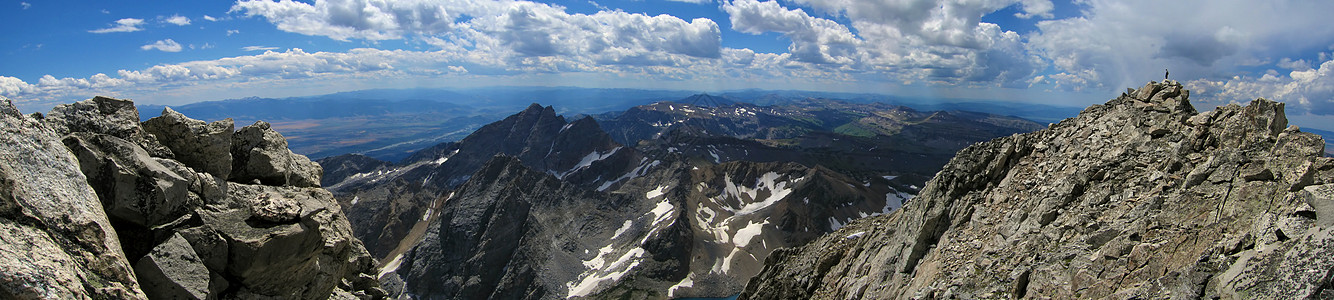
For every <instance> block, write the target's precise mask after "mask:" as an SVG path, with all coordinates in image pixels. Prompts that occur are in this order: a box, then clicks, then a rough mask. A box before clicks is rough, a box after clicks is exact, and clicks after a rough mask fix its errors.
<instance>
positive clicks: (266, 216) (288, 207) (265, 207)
mask: <svg viewBox="0 0 1334 300" xmlns="http://www.w3.org/2000/svg"><path fill="white" fill-rule="evenodd" d="M293 197H294V195H291V194H288V195H278V194H272V193H262V194H259V195H258V196H256V197H255V198H254V199H250V214H251V215H252V216H253V217H254V218H256V219H259V220H261V221H265V222H270V223H287V222H291V221H296V220H297V218H298V217H300V216H301V215H300V214H301V203H300V202H297V201H296V200H295V199H292V198H293Z"/></svg>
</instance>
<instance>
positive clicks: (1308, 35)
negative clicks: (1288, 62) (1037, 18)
mask: <svg viewBox="0 0 1334 300" xmlns="http://www.w3.org/2000/svg"><path fill="white" fill-rule="evenodd" d="M1082 3H1083V4H1085V5H1086V7H1085V9H1084V12H1085V15H1084V16H1081V17H1076V18H1068V19H1060V20H1047V21H1041V22H1039V23H1038V25H1037V26H1038V29H1039V31H1038V32H1036V33H1034V34H1033V35H1032V36H1030V37H1029V47H1030V48H1031V51H1033V52H1034V53H1037V54H1040V55H1041V56H1042V57H1044V58H1045V59H1047V60H1049V61H1051V62H1052V64H1053V65H1054V66H1055V67H1056V70H1057V75H1059V76H1048V78H1051V79H1053V82H1052V83H1053V84H1056V85H1058V86H1063V87H1065V88H1072V89H1084V88H1094V89H1100V90H1115V89H1120V88H1124V87H1127V86H1137V85H1142V84H1143V83H1144V81H1146V79H1157V76H1155V74H1162V72H1163V69H1164V68H1168V69H1170V70H1171V71H1172V75H1173V78H1177V79H1187V80H1193V79H1197V78H1208V79H1209V80H1212V81H1219V80H1223V79H1226V78H1230V77H1232V76H1233V75H1234V74H1236V73H1237V72H1238V71H1239V70H1238V69H1239V68H1243V67H1251V66H1258V65H1265V64H1268V63H1270V62H1272V59H1273V57H1291V56H1298V55H1305V54H1309V53H1310V52H1314V51H1320V50H1324V48H1325V47H1326V46H1328V45H1329V44H1330V42H1331V41H1334V27H1332V26H1328V24H1327V21H1326V20H1327V19H1328V17H1327V16H1325V15H1327V13H1326V12H1329V11H1334V2H1329V1H1301V0H1290V1H1268V2H1266V3H1265V4H1264V5H1255V2H1251V1H1245V0H1227V1H1169V2H1161V1H1152V0H1136V1H1110V0H1092V1H1085V2H1082ZM1148 8H1152V9H1148ZM1182 12H1189V13H1182ZM1312 49H1316V50H1312ZM1301 51H1310V52H1307V53H1298V52H1301Z"/></svg>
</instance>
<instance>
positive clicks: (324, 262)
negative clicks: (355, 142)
mask: <svg viewBox="0 0 1334 300" xmlns="http://www.w3.org/2000/svg"><path fill="white" fill-rule="evenodd" d="M135 111H136V110H135V109H134V106H133V103H132V102H130V101H128V100H119V99H111V98H104V97H98V98H94V99H91V100H87V101H81V102H78V103H74V104H69V105H62V106H58V107H57V108H56V109H55V110H53V111H52V113H50V114H48V116H47V117H46V118H44V119H41V120H38V119H35V118H34V117H28V116H23V115H21V114H19V113H18V111H17V110H16V109H14V108H13V106H12V105H9V104H8V103H7V102H6V104H5V106H4V107H0V113H3V116H0V118H3V121H4V122H5V123H6V124H5V126H4V127H3V128H4V131H3V132H2V133H0V138H3V139H5V141H6V142H5V143H4V145H3V146H0V147H6V149H4V151H3V153H0V155H3V156H4V157H3V159H0V227H3V229H4V230H6V231H7V232H6V233H4V234H0V237H3V239H4V240H3V243H0V252H3V253H4V254H5V255H3V257H4V259H7V260H10V261H6V262H4V263H3V264H0V297H3V298H10V297H18V298H62V299H64V298H76V299H78V298H82V299H108V298H109V299H137V298H140V299H141V298H145V297H148V298H157V299H228V298H243V299H255V298H281V299H326V298H330V297H335V298H344V299H346V298H362V299H372V298H382V297H384V296H385V292H384V291H383V290H382V289H380V288H379V284H378V283H377V281H376V280H375V278H374V276H373V275H372V274H375V273H376V270H375V265H376V263H375V260H374V258H372V257H371V256H370V255H369V253H367V252H366V250H365V248H364V247H363V246H362V245H361V243H360V241H358V240H356V239H355V238H353V237H352V230H351V225H350V224H349V223H348V221H347V218H346V217H344V216H343V214H342V211H341V208H340V207H339V206H338V204H337V202H336V201H335V200H334V198H333V195H332V194H330V193H329V192H328V191H325V190H323V189H320V188H318V186H319V175H318V172H319V167H318V166H317V165H314V164H313V163H310V162H309V160H305V157H301V156H299V155H295V154H291V151H289V150H288V149H286V148H285V145H286V143H285V140H283V139H282V137H281V135H278V134H277V133H276V132H273V131H272V130H269V129H268V128H267V126H259V125H256V126H254V127H255V128H251V127H247V128H243V129H242V130H241V131H238V132H236V133H233V132H231V131H232V128H231V123H230V120H223V121H218V122H214V123H212V124H206V123H204V122H203V121H198V120H193V119H190V118H187V117H185V116H183V115H180V114H178V113H175V112H173V111H171V110H170V109H168V110H165V111H164V112H163V116H161V117H157V118H154V119H152V120H149V121H148V122H145V123H144V125H142V126H141V125H140V123H138V119H139V118H138V116H137V113H135ZM145 127H147V128H150V129H145ZM158 135H161V137H159V136H158ZM164 144H165V145H164ZM237 144H241V145H242V147H236V145H237ZM234 150H235V151H234ZM238 152H240V153H238ZM215 156H216V157H215ZM236 156H241V157H243V158H246V162H245V163H244V164H242V166H243V168H244V169H243V170H242V173H243V174H249V175H247V176H254V174H259V176H258V177H256V178H244V179H245V182H228V181H227V179H228V178H235V177H236V172H232V171H231V170H230V169H232V157H236ZM255 157H261V158H257V159H252V158H255ZM178 159H179V160H178ZM303 160H304V164H302V161H303ZM265 164H280V165H278V166H274V165H265ZM275 173H278V174H282V176H281V178H282V180H276V179H274V178H277V176H271V175H273V174H275ZM265 176H267V177H265ZM261 177H262V178H261ZM256 181H258V182H256ZM252 183H254V184H252ZM262 184H268V185H262ZM131 266H133V267H131Z"/></svg>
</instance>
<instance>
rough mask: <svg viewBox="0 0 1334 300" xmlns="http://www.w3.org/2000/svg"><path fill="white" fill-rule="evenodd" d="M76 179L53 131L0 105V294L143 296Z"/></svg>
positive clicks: (92, 198) (89, 192) (92, 196)
mask: <svg viewBox="0 0 1334 300" xmlns="http://www.w3.org/2000/svg"><path fill="white" fill-rule="evenodd" d="M84 178H85V177H84V175H83V173H81V172H80V171H79V165H78V161H77V160H75V158H74V155H72V154H70V152H69V150H67V149H66V148H65V146H64V145H62V144H61V143H60V137H59V135H57V133H56V132H55V131H54V130H52V129H51V128H50V127H48V126H46V125H44V124H42V123H40V122H38V121H36V120H34V119H32V118H30V117H28V116H24V115H22V114H20V113H19V111H18V109H17V108H15V107H14V106H13V104H11V103H10V102H9V100H7V99H4V102H3V103H0V296H4V297H5V298H33V299H38V298H46V299H94V298H101V299H143V298H145V296H144V294H143V292H141V291H140V289H139V283H138V281H136V280H135V276H134V273H133V271H132V269H131V268H130V263H129V262H128V261H127V260H126V259H125V254H124V253H123V252H122V251H121V245H120V242H119V241H118V238H117V236H116V231H115V229H113V228H112V226H111V222H110V221H109V220H108V219H107V216H106V213H105V212H103V210H102V205H101V202H99V201H98V198H97V193H96V192H95V191H94V190H93V188H92V187H89V186H88V183H87V182H86V181H85V179H84Z"/></svg>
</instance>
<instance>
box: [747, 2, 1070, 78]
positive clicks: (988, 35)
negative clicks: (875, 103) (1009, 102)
mask: <svg viewBox="0 0 1334 300" xmlns="http://www.w3.org/2000/svg"><path fill="white" fill-rule="evenodd" d="M796 2H797V3H800V4H803V5H808V6H809V7H810V8H813V9H814V10H815V11H816V12H822V13H825V14H832V15H836V16H841V17H846V18H847V19H848V22H847V23H850V24H851V25H852V28H848V26H845V25H843V24H842V23H839V22H836V21H834V20H831V19H827V18H823V17H819V16H816V15H812V14H810V13H808V12H806V11H805V10H803V9H801V8H795V9H794V8H788V7H784V6H783V5H782V4H780V3H779V2H777V1H765V2H760V1H758V0H734V1H728V2H725V3H724V4H723V5H722V9H723V10H724V11H725V12H727V13H728V15H729V18H730V19H731V22H732V29H735V30H737V31H740V32H745V33H752V34H759V33H764V32H777V33H781V34H783V35H784V36H785V37H787V38H788V39H790V40H791V41H792V44H791V45H790V46H788V52H789V53H791V54H792V59H795V60H797V61H801V62H808V63H817V64H829V65H828V66H826V67H825V68H827V69H829V70H830V71H838V72H841V73H845V74H854V75H855V74H865V75H863V76H870V78H875V77H878V78H879V80H890V81H900V82H917V81H931V82H937V83H944V84H958V83H965V84H968V85H1001V86H1010V87H1018V86H1022V85H1026V84H1028V82H1029V81H1030V80H1031V78H1032V76H1034V75H1035V73H1036V72H1038V71H1039V70H1041V69H1043V68H1044V66H1045V63H1044V62H1042V61H1041V59H1039V58H1037V57H1035V56H1033V55H1032V54H1030V53H1029V51H1027V49H1025V47H1024V39H1023V38H1022V37H1021V36H1019V35H1018V34H1017V33H1015V32H1013V31H1005V30H1002V29H1001V28H1000V27H999V26H997V25H996V24H990V23H984V22H980V19H981V17H982V16H983V15H985V14H988V13H991V12H994V11H996V10H999V9H1001V8H1005V7H1007V6H1011V5H1015V4H1017V3H1018V1H1017V0H1015V1H950V2H947V3H944V4H937V3H936V2H935V1H908V2H895V3H886V2H882V1H861V0H846V1H832V0H831V1H823V0H797V1H796ZM1034 2H1041V1H1034ZM1024 7H1025V8H1031V9H1029V10H1027V11H1030V12H1031V13H1032V14H1035V15H1040V14H1043V13H1044V12H1043V9H1042V8H1041V5H1040V4H1025V5H1024ZM1049 10H1050V9H1047V11H1048V12H1049ZM854 32H855V33H854Z"/></svg>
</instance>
